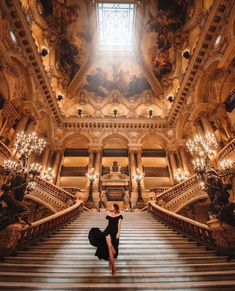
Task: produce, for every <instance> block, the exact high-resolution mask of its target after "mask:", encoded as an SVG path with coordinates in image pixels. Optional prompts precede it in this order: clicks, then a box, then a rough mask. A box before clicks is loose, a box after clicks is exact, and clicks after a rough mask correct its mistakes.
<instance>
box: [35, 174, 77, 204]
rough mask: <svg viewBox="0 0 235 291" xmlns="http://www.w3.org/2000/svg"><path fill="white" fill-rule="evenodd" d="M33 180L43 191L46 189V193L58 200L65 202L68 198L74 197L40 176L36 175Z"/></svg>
mask: <svg viewBox="0 0 235 291" xmlns="http://www.w3.org/2000/svg"><path fill="white" fill-rule="evenodd" d="M35 181H36V182H37V187H38V188H39V189H41V190H43V191H46V192H47V193H48V194H50V195H52V196H54V197H55V198H57V199H58V200H60V201H62V202H63V203H66V202H67V201H69V200H71V199H72V200H73V199H74V198H75V197H74V195H73V194H71V193H69V192H67V191H65V190H64V189H62V188H60V187H57V186H56V185H54V184H51V183H49V182H47V181H45V180H43V179H42V178H40V177H36V178H35Z"/></svg>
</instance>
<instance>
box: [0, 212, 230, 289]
mask: <svg viewBox="0 0 235 291" xmlns="http://www.w3.org/2000/svg"><path fill="white" fill-rule="evenodd" d="M105 215H106V214H105V213H92V212H85V213H82V214H81V215H80V216H79V217H78V218H77V219H76V220H74V221H73V222H72V223H70V224H68V225H67V226H65V227H64V228H62V229H61V230H60V231H58V232H57V233H55V234H53V235H51V236H50V237H48V238H47V239H44V240H43V241H40V242H38V243H37V244H36V245H33V246H31V247H29V248H28V249H26V250H23V251H18V252H17V254H16V255H15V256H11V257H5V258H4V259H3V262H1V263H0V290H43V291H44V290H235V260H234V261H230V262H228V261H227V258H226V257H223V256H217V255H216V253H215V252H214V251H212V250H208V249H206V247H203V246H198V245H197V244H196V243H195V242H192V241H189V240H188V239H186V238H184V237H183V236H182V235H181V234H178V233H176V232H174V231H173V230H171V229H169V228H167V227H166V226H164V225H163V224H161V223H160V222H158V221H156V220H155V219H154V218H152V216H151V215H150V214H149V213H147V212H138V213H124V214H123V216H124V221H123V225H122V230H121V240H120V249H119V251H120V255H119V257H118V259H117V275H116V276H115V277H114V276H111V271H110V269H109V267H108V263H107V262H106V261H103V260H98V259H97V258H96V257H95V256H94V253H95V248H94V247H92V246H91V245H90V244H89V242H88V239H87V235H88V231H89V229H90V228H91V227H93V226H97V227H100V228H101V229H104V227H105V225H106V224H105Z"/></svg>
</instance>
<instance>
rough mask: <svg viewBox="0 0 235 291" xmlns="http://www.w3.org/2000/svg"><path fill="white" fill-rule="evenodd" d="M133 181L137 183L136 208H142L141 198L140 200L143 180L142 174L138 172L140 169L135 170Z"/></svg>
mask: <svg viewBox="0 0 235 291" xmlns="http://www.w3.org/2000/svg"><path fill="white" fill-rule="evenodd" d="M133 178H134V180H135V181H136V182H137V193H138V198H137V206H138V207H142V205H143V202H144V201H143V198H142V191H141V185H140V183H141V181H142V180H143V178H144V174H143V173H141V172H140V169H138V168H137V169H136V173H135V175H134V176H133Z"/></svg>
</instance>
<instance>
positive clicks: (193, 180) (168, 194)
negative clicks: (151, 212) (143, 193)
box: [157, 175, 202, 203]
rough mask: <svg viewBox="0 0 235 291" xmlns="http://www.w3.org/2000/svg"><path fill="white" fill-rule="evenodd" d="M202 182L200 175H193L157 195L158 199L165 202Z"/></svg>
mask: <svg viewBox="0 0 235 291" xmlns="http://www.w3.org/2000/svg"><path fill="white" fill-rule="evenodd" d="M201 182H202V179H201V177H200V176H198V175H193V176H192V177H190V178H189V179H187V180H185V181H183V182H181V183H179V184H177V185H175V186H173V187H171V188H170V189H168V190H166V191H164V192H162V193H161V194H159V195H157V201H159V200H162V201H164V203H167V202H169V201H171V200H172V199H174V198H176V197H179V196H180V195H181V194H183V193H185V192H186V191H188V190H189V189H191V188H193V187H195V185H197V184H199V183H201Z"/></svg>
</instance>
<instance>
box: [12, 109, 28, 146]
mask: <svg viewBox="0 0 235 291" xmlns="http://www.w3.org/2000/svg"><path fill="white" fill-rule="evenodd" d="M28 120H29V116H28V115H23V116H22V117H21V119H20V120H19V122H18V124H17V126H16V129H15V131H14V134H13V136H12V139H11V143H10V145H11V146H13V145H14V143H15V139H16V136H17V134H18V133H20V132H21V131H24V130H25V127H26V125H27V122H28Z"/></svg>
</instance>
